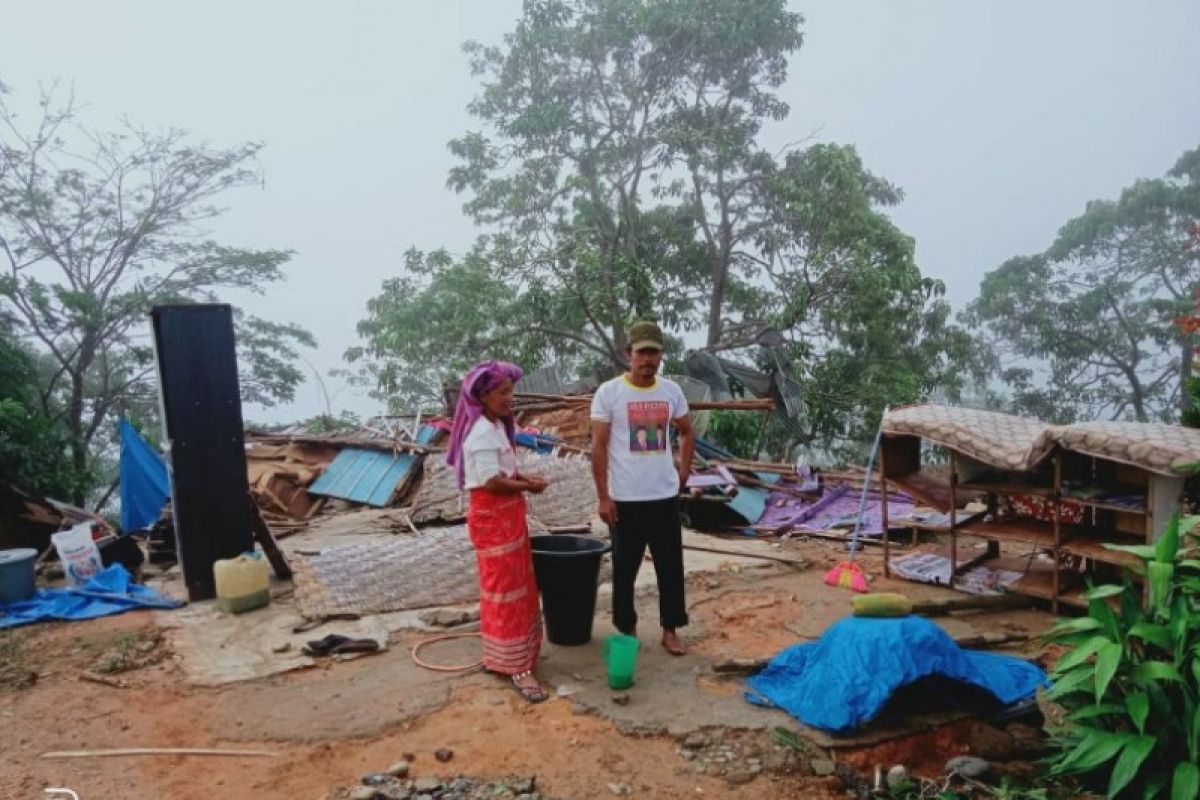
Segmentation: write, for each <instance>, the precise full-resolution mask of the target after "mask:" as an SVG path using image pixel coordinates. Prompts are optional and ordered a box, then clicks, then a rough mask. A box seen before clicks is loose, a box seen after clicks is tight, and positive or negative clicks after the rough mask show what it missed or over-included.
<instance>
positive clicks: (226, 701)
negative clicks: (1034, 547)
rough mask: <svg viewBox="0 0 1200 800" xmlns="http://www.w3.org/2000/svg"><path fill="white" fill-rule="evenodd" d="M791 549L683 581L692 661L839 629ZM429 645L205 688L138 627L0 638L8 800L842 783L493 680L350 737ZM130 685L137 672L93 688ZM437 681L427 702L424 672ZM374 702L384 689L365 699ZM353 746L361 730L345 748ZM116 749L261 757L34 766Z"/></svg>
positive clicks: (672, 792)
mask: <svg viewBox="0 0 1200 800" xmlns="http://www.w3.org/2000/svg"><path fill="white" fill-rule="evenodd" d="M788 547H789V552H791V551H794V552H795V553H798V554H801V555H804V556H805V557H806V558H809V559H810V560H811V562H812V566H811V567H810V568H809V569H807V570H803V571H796V570H794V569H793V568H790V567H779V566H776V567H772V568H771V569H769V570H756V571H746V570H741V569H738V568H734V567H731V568H729V569H717V570H714V571H711V572H704V573H696V574H693V575H691V576H689V601H690V609H691V613H692V615H693V623H694V624H693V627H692V628H690V629H689V630H690V631H694V633H692V637H693V638H692V640H691V644H692V647H693V650H694V652H695V655H696V656H697V657H698V658H700V659H703V662H704V663H711V662H715V661H718V660H721V659H724V658H733V657H737V658H766V657H769V656H771V655H773V654H774V653H776V652H778V651H779V650H780V649H782V648H783V647H785V646H787V645H790V644H793V643H795V642H797V641H802V640H805V639H811V638H816V637H817V636H819V635H820V633H821V631H822V630H824V628H825V627H826V626H828V624H830V623H831V622H832V621H834V620H835V619H837V618H839V617H841V616H843V615H844V614H845V613H847V611H848V599H847V597H848V593H847V592H845V591H844V590H837V589H832V588H830V587H826V586H824V584H823V583H821V580H820V578H821V575H822V574H823V573H824V571H825V569H827V568H828V567H829V566H830V565H832V564H833V563H836V562H837V561H839V560H841V559H842V558H844V553H843V552H839V551H838V549H837V548H836V547H833V546H830V545H828V544H825V543H813V542H808V543H804V542H793V543H789V545H788ZM862 563H863V565H864V567H865V568H866V570H867V572H868V573H870V574H872V575H875V574H876V573H877V572H878V557H877V556H876V555H875V554H873V553H868V554H866V555H865V556H863V557H862ZM872 589H873V590H899V591H906V592H908V593H910V594H912V595H914V596H939V595H945V594H946V592H945V590H942V589H938V588H935V587H919V586H914V585H913V584H907V583H902V582H899V581H886V580H884V579H882V578H877V579H876V580H875V581H874V582H873V586H872ZM648 602H651V603H652V602H653V597H651V598H649V600H648ZM601 615H603V612H602V613H601ZM1050 620H1051V618H1050V616H1049V615H1048V614H1046V613H1044V612H1042V611H1035V610H1030V611H1016V612H1014V611H1008V612H993V613H992V614H986V615H981V614H976V615H965V616H964V617H962V618H947V619H944V620H939V622H940V623H942V624H943V625H944V627H946V629H947V630H948V631H949V632H950V633H951V634H952V635H958V634H959V633H960V632H962V631H965V630H971V631H976V632H982V631H988V630H1006V631H1012V630H1025V631H1027V632H1030V633H1035V634H1036V633H1038V632H1041V631H1042V630H1044V629H1045V628H1046V627H1047V626H1048V625H1049V623H1050ZM424 635H428V634H427V633H419V632H402V633H400V634H398V635H396V636H394V637H393V640H392V646H391V647H390V649H389V650H388V651H386V652H384V653H381V654H379V655H375V656H369V657H366V658H362V659H359V660H356V661H349V662H342V663H333V664H326V665H323V666H321V667H317V668H313V669H307V670H302V671H299V672H292V673H289V674H286V675H280V676H275V677H272V678H267V679H262V680H259V681H253V682H242V683H238V684H233V685H229V686H224V687H220V688H198V687H193V686H189V685H187V684H186V683H185V682H184V681H183V680H182V679H181V674H180V669H179V667H178V665H177V664H176V663H175V661H173V660H172V659H171V658H170V657H169V656H170V653H169V652H166V651H167V649H168V647H169V645H168V643H167V642H166V641H165V640H164V641H160V638H161V637H160V633H159V631H158V630H157V629H156V627H155V623H154V619H153V617H152V615H151V613H150V612H144V611H138V612H130V613H127V614H124V615H121V616H116V617H107V618H102V619H97V620H92V621H87V622H75V623H61V624H60V623H52V624H40V625H34V626H30V627H28V628H22V629H17V630H15V631H11V632H7V633H4V632H0V658H3V660H5V661H6V662H7V667H8V669H7V671H6V672H5V673H4V674H5V675H12V674H16V673H19V672H20V671H21V670H24V671H25V672H26V674H36V681H35V682H34V683H33V684H32V685H29V686H25V687H22V686H20V682H19V681H15V680H6V681H4V683H6V684H7V685H4V686H0V720H2V722H3V724H2V725H0V753H3V754H4V758H3V759H0V800H8V799H9V798H13V799H14V800H15V799H16V798H20V799H21V800H26V799H27V798H35V797H47V796H50V795H48V794H45V793H44V791H43V790H44V789H46V788H50V787H69V788H71V789H73V790H74V791H76V792H77V793H78V795H79V796H80V797H81V798H86V799H87V800H103V799H106V798H113V799H114V800H117V799H123V798H141V797H155V798H178V799H179V800H193V799H194V800H201V798H211V797H221V798H226V799H227V800H248V798H274V797H280V798H284V797H286V798H311V799H312V800H318V799H319V798H336V797H345V796H346V791H347V787H352V786H354V785H356V784H357V783H358V782H359V779H360V778H361V776H363V775H364V774H366V773H371V772H378V771H381V770H384V769H386V768H387V767H388V766H389V765H390V764H392V763H393V762H395V761H397V760H398V759H400V758H402V757H405V756H411V757H412V773H411V774H412V775H414V776H417V775H437V776H452V775H458V774H465V775H470V776H480V777H494V778H499V777H501V776H508V775H519V776H533V777H536V781H537V788H538V791H540V792H541V793H542V794H543V795H544V796H552V797H574V798H587V797H604V796H613V794H614V793H615V792H614V788H619V789H620V790H621V791H625V790H628V793H629V794H631V795H632V796H636V797H647V798H667V797H682V796H685V795H687V796H704V797H724V796H731V797H732V796H740V795H742V794H747V793H753V794H754V795H755V796H758V797H762V798H784V797H811V798H822V797H844V796H845V794H844V791H843V789H842V787H841V785H840V783H839V782H838V781H837V780H836V779H834V778H829V777H825V778H822V777H817V776H814V775H812V774H811V769H809V767H808V761H806V760H800V761H794V762H789V763H792V764H793V767H792V768H791V769H790V770H783V771H778V772H773V771H771V770H769V769H768V770H766V771H764V772H763V773H762V774H761V775H757V776H753V777H754V780H753V783H752V785H749V786H747V785H735V784H733V783H732V780H731V779H726V777H723V776H721V775H719V774H710V773H712V772H713V770H711V769H710V770H709V771H707V772H703V774H702V771H703V770H704V767H703V765H702V764H699V765H698V764H697V763H696V762H694V761H692V760H689V758H687V757H685V753H684V752H683V751H682V750H681V740H680V739H679V738H678V737H672V736H668V735H666V734H665V733H660V734H644V735H640V736H631V735H628V734H626V733H622V732H621V730H620V729H619V726H618V725H617V724H615V723H614V721H612V720H611V719H609V718H607V717H606V716H605V715H603V714H596V713H591V711H590V710H589V709H588V708H587V707H586V706H583V705H581V704H579V703H577V702H574V701H573V700H572V699H571V698H570V697H558V696H555V697H553V698H552V699H551V700H550V701H549V702H547V703H545V704H543V705H539V706H530V705H527V704H525V703H523V702H522V701H521V700H520V699H519V698H518V697H517V696H516V695H515V694H514V693H513V692H512V691H511V690H509V689H508V688H507V686H506V685H505V684H503V683H502V682H500V681H499V680H498V679H496V678H494V677H491V676H487V675H483V674H479V673H470V674H465V675H461V676H454V677H452V678H449V679H447V678H445V677H444V676H437V678H438V679H439V680H440V681H441V683H438V684H437V685H438V686H439V687H440V691H443V692H444V693H445V697H446V699H447V701H446V702H444V703H441V702H440V701H439V702H438V703H434V704H432V705H433V708H434V710H432V711H427V712H424V713H419V714H416V715H414V716H412V717H410V718H407V719H405V720H404V721H402V722H397V723H395V724H390V725H386V726H383V727H382V729H379V730H372V729H367V728H355V727H354V726H353V725H352V724H350V723H353V722H354V721H355V719H356V717H358V716H361V715H363V714H364V713H365V711H364V704H367V705H371V704H379V705H381V706H384V707H385V708H386V707H387V706H389V705H396V706H400V705H403V704H404V703H405V702H407V701H408V700H409V699H410V698H407V697H398V696H396V695H395V694H394V693H393V694H391V695H390V696H389V692H388V690H387V688H386V687H388V685H389V683H388V681H387V680H386V677H387V676H388V675H389V674H391V673H394V672H397V671H400V670H412V669H413V667H412V665H411V662H410V657H409V647H408V646H407V645H409V644H411V643H412V642H413V641H416V640H417V639H418V638H420V637H421V636H424ZM643 639H644V641H645V640H648V637H647V636H646V635H644V636H643ZM471 646H472V645H470V644H465V645H462V646H460V647H458V648H457V649H458V650H459V651H460V652H458V653H455V652H452V651H453V650H454V649H455V648H449V649H448V652H446V653H443V654H441V655H445V656H446V657H448V658H449V660H454V659H455V658H456V657H457V656H461V655H462V654H463V653H466V654H468V655H469V654H470V652H471ZM645 646H653V642H652V641H647V644H646V645H645ZM464 648H465V649H464ZM1026 654H1027V655H1028V654H1029V653H1028V652H1027V653H1026ZM122 667H132V668H131V669H126V671H120V672H114V673H106V672H104V670H106V669H113V668H116V669H120V668H122ZM14 670H16V673H14ZM681 671H682V669H681ZM84 673H88V674H91V675H96V674H99V675H100V676H101V677H102V679H105V680H108V681H110V683H111V682H114V681H115V682H116V685H110V683H97V682H92V681H90V680H84V679H82V678H81V675H83V674H84ZM429 680H430V681H431V684H430V685H431V686H432V685H433V683H432V681H433V680H434V676H433V675H432V674H430V678H429ZM680 680H694V683H695V686H696V689H697V691H695V692H694V693H693V694H694V696H695V702H696V703H697V704H701V707H702V704H704V703H705V702H706V700H705V697H706V696H708V697H710V698H712V699H714V700H715V699H717V698H726V699H728V698H734V700H736V702H739V703H740V702H742V701H740V699H737V697H736V696H737V695H738V693H739V692H740V688H739V684H738V682H737V681H736V680H729V679H726V678H720V677H717V676H714V675H712V674H711V670H697V671H696V674H695V675H694V676H693V675H692V674H681V675H680ZM374 687H383V688H379V689H378V690H377V691H374V692H373V688H374ZM405 691H407V690H405ZM415 691H420V689H419V687H418V689H417V690H415ZM634 691H635V692H636V687H635V690H634ZM711 725H712V726H714V728H719V727H720V726H721V725H722V720H721V719H713V720H712V721H711ZM351 729H353V730H370V732H369V733H364V734H362V735H352V736H347V735H339V733H338V731H343V730H351ZM730 735H733V734H732V733H731V734H730ZM738 735H743V734H738ZM744 735H745V736H750V735H753V736H757V737H759V738H760V739H762V740H763V741H764V742H765V744H763V745H762V747H763V748H764V749H767V750H769V749H770V739H769V737H770V733H769V729H764V730H763V731H758V732H746V733H744ZM763 737H766V738H765V739H763ZM117 747H209V748H222V749H231V750H242V751H246V750H249V751H266V752H269V753H270V755H266V756H247V757H236V756H177V755H145V756H129V757H103V758H97V757H91V758H78V759H47V758H44V757H43V755H44V754H45V753H47V752H51V751H64V750H80V749H88V748H117ZM756 747H757V745H756ZM439 749H449V750H452V751H453V757H452V758H451V759H450V760H449V761H447V762H444V763H443V762H440V761H438V760H437V759H436V758H435V756H434V753H435V751H437V750H439ZM777 749H778V748H777ZM962 751H963V745H962V727H961V724H952V725H947V726H945V727H943V728H941V729H939V730H935V731H929V732H924V733H918V734H914V735H912V736H909V737H907V738H905V739H903V740H898V741H894V742H891V743H888V744H885V745H879V744H876V745H872V746H870V747H866V746H864V747H862V748H857V749H855V748H848V749H843V750H839V751H838V752H837V753H836V754H833V753H830V752H829V751H827V750H822V749H821V748H819V747H815V748H813V749H812V750H811V751H810V750H807V745H806V751H805V756H804V759H811V758H818V757H820V758H834V759H836V760H838V761H845V762H847V763H850V764H854V765H855V766H858V767H859V768H861V769H863V770H864V771H868V772H869V770H870V769H871V767H872V766H873V765H875V764H882V765H883V768H884V769H886V768H887V767H888V766H890V764H891V763H908V764H910V765H913V766H915V767H916V768H917V769H918V770H921V769H929V770H934V771H936V769H937V766H938V765H939V764H940V763H941V762H942V761H944V758H945V757H947V756H949V755H957V754H959V753H961V752H962ZM610 785H612V786H610Z"/></svg>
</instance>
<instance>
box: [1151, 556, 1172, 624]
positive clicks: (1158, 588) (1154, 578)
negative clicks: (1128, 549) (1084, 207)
mask: <svg viewBox="0 0 1200 800" xmlns="http://www.w3.org/2000/svg"><path fill="white" fill-rule="evenodd" d="M1146 574H1147V575H1148V576H1149V581H1150V607H1151V608H1152V609H1154V612H1155V613H1156V614H1162V613H1165V612H1166V610H1167V606H1168V605H1169V604H1170V601H1171V588H1172V586H1171V584H1172V581H1173V580H1174V578H1175V565H1174V564H1172V563H1169V562H1164V561H1151V562H1150V563H1149V564H1147V565H1146Z"/></svg>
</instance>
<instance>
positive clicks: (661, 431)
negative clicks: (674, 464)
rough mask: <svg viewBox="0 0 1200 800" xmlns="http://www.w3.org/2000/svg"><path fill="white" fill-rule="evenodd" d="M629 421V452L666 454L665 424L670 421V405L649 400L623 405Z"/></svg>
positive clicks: (660, 401)
mask: <svg viewBox="0 0 1200 800" xmlns="http://www.w3.org/2000/svg"><path fill="white" fill-rule="evenodd" d="M625 413H626V415H627V417H628V419H629V452H630V453H635V454H641V455H655V454H661V453H665V452H667V423H668V422H669V421H670V419H671V404H670V403H668V402H666V401H665V400H651V401H642V402H635V403H627V404H626V405H625Z"/></svg>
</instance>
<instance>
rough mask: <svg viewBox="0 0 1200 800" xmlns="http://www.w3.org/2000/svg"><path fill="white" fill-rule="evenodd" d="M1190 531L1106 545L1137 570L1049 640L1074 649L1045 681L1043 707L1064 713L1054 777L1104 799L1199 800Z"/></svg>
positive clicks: (1198, 585) (1199, 635)
mask: <svg viewBox="0 0 1200 800" xmlns="http://www.w3.org/2000/svg"><path fill="white" fill-rule="evenodd" d="M1196 522H1197V518H1188V519H1186V520H1184V519H1182V518H1180V516H1179V515H1178V514H1177V515H1176V516H1175V517H1174V518H1173V519H1172V520H1171V522H1170V523H1169V524H1168V525H1167V528H1166V530H1165V531H1164V533H1163V536H1162V538H1161V539H1159V541H1158V542H1157V543H1156V544H1153V545H1128V546H1119V545H1107V547H1109V548H1111V549H1113V550H1119V551H1122V552H1125V553H1128V554H1130V555H1132V556H1134V557H1136V558H1137V563H1135V564H1132V565H1130V566H1129V567H1128V568H1127V572H1126V576H1125V579H1124V582H1123V583H1122V584H1121V585H1116V584H1106V585H1102V586H1095V587H1092V588H1091V589H1090V590H1089V591H1088V594H1087V597H1088V601H1089V602H1088V614H1087V616H1085V617H1080V618H1078V619H1072V620H1067V621H1063V622H1060V623H1059V624H1058V625H1057V626H1055V628H1054V629H1053V630H1051V632H1050V633H1049V634H1048V635H1047V638H1048V640H1049V641H1051V642H1057V643H1059V644H1065V645H1070V646H1071V648H1072V649H1071V650H1070V652H1068V653H1067V654H1066V655H1064V656H1063V657H1062V659H1060V660H1059V662H1058V664H1057V665H1056V666H1055V668H1054V670H1053V672H1052V674H1051V677H1052V679H1053V681H1054V687H1053V688H1052V689H1051V690H1050V692H1049V697H1050V699H1052V700H1055V701H1056V702H1058V703H1060V704H1061V705H1062V706H1064V707H1065V708H1066V710H1067V712H1068V714H1067V717H1066V722H1065V724H1064V725H1063V726H1062V727H1061V728H1059V729H1056V730H1055V731H1053V734H1054V738H1053V740H1052V744H1053V746H1054V747H1055V749H1056V753H1055V755H1053V756H1052V757H1051V759H1050V763H1051V769H1050V774H1051V775H1052V776H1054V775H1078V776H1079V778H1080V780H1081V781H1082V782H1083V783H1084V784H1085V785H1092V786H1094V787H1095V788H1097V789H1099V790H1101V791H1104V792H1105V793H1106V794H1107V795H1108V796H1109V797H1142V798H1154V797H1160V796H1162V797H1166V796H1169V797H1170V798H1171V800H1186V799H1188V798H1195V797H1197V795H1198V793H1200V608H1198V604H1200V560H1198V559H1197V557H1196V556H1197V552H1196V551H1197V541H1196V535H1195V533H1194V532H1193V528H1194V527H1195V524H1196ZM1133 576H1137V577H1138V578H1141V579H1142V580H1143V581H1144V584H1145V598H1143V596H1142V591H1141V589H1140V588H1139V587H1138V586H1137V585H1136V584H1135V582H1134V581H1133V579H1132V578H1133ZM1143 599H1144V601H1145V602H1143ZM1168 793H1169V794H1168Z"/></svg>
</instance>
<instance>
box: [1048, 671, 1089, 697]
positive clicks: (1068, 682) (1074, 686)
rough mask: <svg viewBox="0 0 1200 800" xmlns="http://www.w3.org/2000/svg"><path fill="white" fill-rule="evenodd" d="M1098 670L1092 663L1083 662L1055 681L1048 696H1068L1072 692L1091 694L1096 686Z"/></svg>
mask: <svg viewBox="0 0 1200 800" xmlns="http://www.w3.org/2000/svg"><path fill="white" fill-rule="evenodd" d="M1095 677H1096V671H1095V670H1094V669H1092V667H1091V665H1090V664H1083V665H1081V666H1079V667H1076V668H1075V669H1074V670H1072V671H1071V672H1069V673H1067V674H1066V675H1064V676H1062V677H1061V678H1058V679H1057V680H1055V681H1054V685H1053V686H1051V687H1050V691H1048V692H1046V696H1047V697H1049V698H1050V699H1051V700H1057V699H1058V698H1060V697H1066V696H1067V695H1069V694H1071V693H1072V692H1087V693H1088V694H1091V693H1092V691H1093V687H1094V686H1095Z"/></svg>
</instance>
